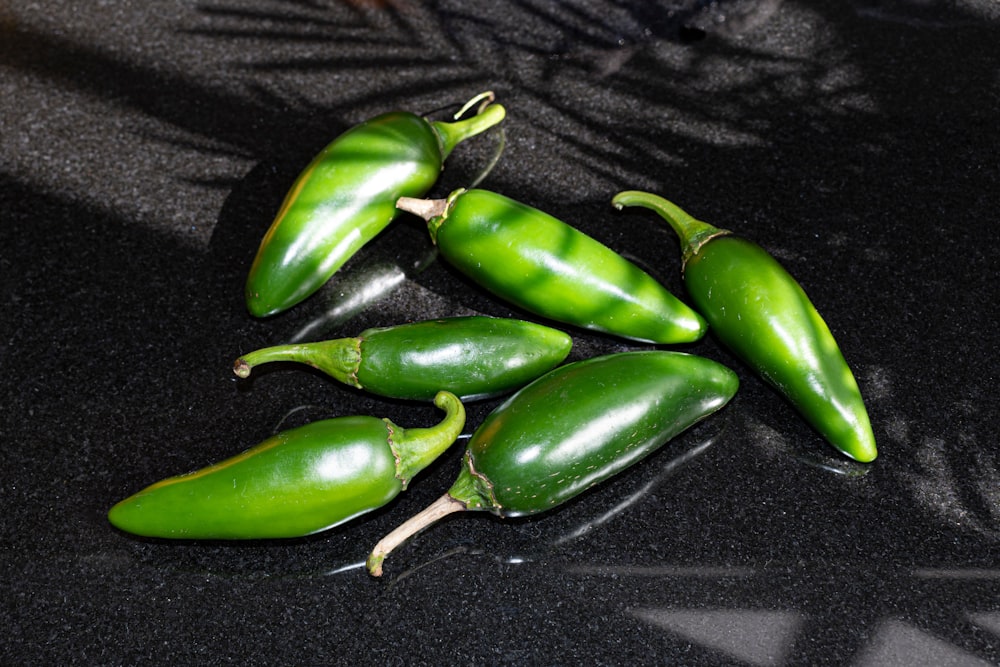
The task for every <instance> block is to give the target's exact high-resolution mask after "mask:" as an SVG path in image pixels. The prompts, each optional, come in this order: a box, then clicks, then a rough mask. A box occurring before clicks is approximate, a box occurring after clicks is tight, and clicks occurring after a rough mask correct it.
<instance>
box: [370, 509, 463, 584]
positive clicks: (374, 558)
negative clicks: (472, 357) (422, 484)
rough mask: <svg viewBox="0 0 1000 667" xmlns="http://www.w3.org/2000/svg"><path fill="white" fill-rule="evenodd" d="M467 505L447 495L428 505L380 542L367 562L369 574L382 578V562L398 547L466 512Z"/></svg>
mask: <svg viewBox="0 0 1000 667" xmlns="http://www.w3.org/2000/svg"><path fill="white" fill-rule="evenodd" d="M465 510H466V507H465V504H464V503H462V502H461V501H458V500H455V499H454V498H452V497H451V496H450V495H448V494H447V493H446V494H444V495H443V496H441V497H440V498H438V499H437V500H435V501H434V502H433V503H431V504H430V505H428V506H427V507H426V508H424V509H423V510H422V511H420V512H418V513H417V514H414V515H413V516H412V517H410V518H409V519H408V520H406V521H404V522H403V523H401V524H400V525H399V526H397V527H396V528H395V529H394V530H393V531H392V532H390V533H389V534H388V535H386V536H385V537H383V538H382V539H381V540H379V541H378V544H376V545H375V547H374V548H373V549H372V551H371V553H370V554H369V555H368V560H367V561H366V562H365V567H367V568H368V573H369V574H371V575H372V576H373V577H381V576H382V562H383V561H384V560H385V557H386V556H388V555H389V554H390V553H392V552H393V551H394V550H395V549H396V547H398V546H399V545H401V544H403V543H404V542H406V541H407V540H408V539H410V538H411V537H413V536H414V535H416V534H417V533H419V532H420V531H422V530H424V529H425V528H430V527H431V526H433V525H434V524H435V523H437V522H438V521H440V520H441V519H443V518H444V517H446V516H448V515H449V514H454V513H455V512H464V511H465Z"/></svg>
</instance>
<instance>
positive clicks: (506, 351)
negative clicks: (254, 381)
mask: <svg viewBox="0 0 1000 667" xmlns="http://www.w3.org/2000/svg"><path fill="white" fill-rule="evenodd" d="M572 346H573V339H572V338H570V337H569V336H568V335H567V334H565V333H563V332H562V331H558V330H556V329H552V328H550V327H546V326H542V325H541V324H535V323H533V322H524V321H522V320H512V319H504V318H498V317H481V316H471V317H452V318H445V319H440V320H427V321H424V322H414V323H411V324H402V325H399V326H394V327H384V328H378V329H368V330H367V331H363V332H361V333H360V334H359V335H358V336H356V337H354V338H339V339H336V340H327V341H320V342H316V343H302V344H297V345H278V346H275V347H268V348H264V349H262V350H257V351H255V352H251V353H250V354H246V355H243V356H242V357H240V358H239V359H237V360H236V363H235V364H234V366H233V371H234V372H235V373H236V375H238V376H240V377H244V378H245V377H248V376H249V375H250V369H251V368H253V367H254V366H257V365H259V364H262V363H266V362H269V361H297V362H301V363H305V364H308V365H310V366H312V367H314V368H317V369H319V370H321V371H323V372H325V373H327V374H328V375H330V376H331V377H333V378H335V379H336V380H339V381H340V382H343V383H345V384H348V385H350V386H352V387H356V388H358V389H365V390H367V391H369V392H372V393H374V394H379V395H381V396H388V397H391V398H402V399H410V400H421V401H423V400H430V399H431V398H433V397H434V395H435V394H436V393H437V391H438V390H440V389H444V390H447V391H450V392H452V393H453V394H457V395H458V397H459V398H461V399H462V400H465V401H467V400H474V399H479V398H486V397H489V396H496V395H498V394H502V393H506V392H507V391H510V390H512V389H516V388H517V387H520V386H522V385H525V384H527V383H528V382H530V381H532V380H534V379H535V378H537V377H538V376H540V375H542V374H543V373H546V372H547V371H549V370H551V369H552V368H554V367H555V366H556V365H558V364H559V363H560V362H562V361H563V360H564V359H565V358H566V356H567V355H568V354H569V351H570V349H571V348H572Z"/></svg>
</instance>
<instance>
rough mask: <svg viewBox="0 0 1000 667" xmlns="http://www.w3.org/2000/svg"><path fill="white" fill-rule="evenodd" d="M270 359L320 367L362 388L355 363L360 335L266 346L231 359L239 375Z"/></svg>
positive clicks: (356, 361) (319, 368) (353, 385)
mask: <svg viewBox="0 0 1000 667" xmlns="http://www.w3.org/2000/svg"><path fill="white" fill-rule="evenodd" d="M272 361H295V362H298V363H302V364H306V365H308V366H312V367H313V368H316V369H318V370H321V371H323V372H324V373H326V374H327V375H329V376H330V377H332V378H334V379H336V380H339V381H340V382H343V383H344V384H347V385H350V386H352V387H355V388H357V389H361V388H362V387H361V384H360V383H359V382H358V366H360V364H361V339H360V338H337V339H335V340H324V341H317V342H315V343H295V344H291V345H275V346H273V347H265V348H263V349H260V350H256V351H254V352H250V353H249V354H244V355H243V356H242V357H240V358H239V359H237V360H236V361H235V362H233V373H235V374H236V375H237V376H239V377H241V378H246V377H249V376H250V370H251V369H252V368H253V367H254V366H259V365H260V364H266V363H268V362H272Z"/></svg>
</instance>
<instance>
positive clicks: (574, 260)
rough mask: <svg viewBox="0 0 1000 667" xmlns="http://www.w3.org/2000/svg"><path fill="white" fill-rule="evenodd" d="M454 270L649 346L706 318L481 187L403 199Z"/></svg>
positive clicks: (604, 253)
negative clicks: (433, 197)
mask: <svg viewBox="0 0 1000 667" xmlns="http://www.w3.org/2000/svg"><path fill="white" fill-rule="evenodd" d="M397 206H399V207H400V208H402V209H404V210H406V211H410V212H411V213H416V214H417V215H420V216H422V217H423V218H424V219H425V220H427V221H428V229H429V231H430V235H431V239H432V240H433V241H434V242H435V243H436V244H437V247H438V249H439V250H440V252H441V254H442V255H443V256H444V257H445V258H446V259H447V260H448V261H449V262H450V263H451V264H452V265H453V266H455V267H456V268H457V269H458V270H459V271H461V272H462V273H464V274H465V275H467V276H468V277H469V278H471V279H473V280H474V281H476V282H477V283H479V284H480V285H482V286H483V287H485V288H486V289H488V290H489V291H491V292H492V293H493V294H495V295H497V296H499V297H501V298H503V299H506V300H507V301H509V302H511V303H513V304H515V305H517V306H519V307H521V308H523V309H525V310H527V311H530V312H532V313H535V314H537V315H541V316H543V317H546V318H549V319H552V320H556V321H558V322H564V323H566V324H571V325H574V326H578V327H582V328H585V329H592V330H594V331H600V332H604V333H610V334H614V335H617V336H621V337H623V338H628V339H631V340H636V341H641V342H647V343H688V342H692V341H695V340H698V339H699V338H701V337H702V335H704V333H705V329H706V324H705V321H704V320H703V319H702V318H701V317H700V316H699V315H698V314H697V313H695V312H694V311H693V310H691V309H690V308H688V307H687V306H686V305H684V304H683V303H682V302H681V301H680V300H678V299H677V297H675V296H674V295H672V294H671V293H670V292H668V291H667V290H666V288H664V287H663V286H662V285H661V284H660V283H658V282H657V281H656V280H655V279H654V278H652V277H651V276H650V275H649V274H647V273H646V272H644V271H643V270H642V269H640V268H639V267H637V266H636V265H635V264H633V263H632V262H629V261H628V260H626V259H625V258H623V257H622V256H621V255H619V254H618V253H616V252H615V251H613V250H611V249H610V248H608V247H607V246H605V245H603V244H601V243H600V242H598V241H597V240H595V239H593V238H591V237H590V236H587V235H586V234H584V233H583V232H580V231H579V230H577V229H575V228H573V227H571V226H569V225H567V224H566V223H564V222H562V221H560V220H557V219H556V218H554V217H552V216H551V215H548V214H547V213H543V212H542V211H539V210H538V209H535V208H532V207H529V206H526V205H524V204H521V203H519V202H516V201H514V200H512V199H509V198H507V197H504V196H502V195H499V194H496V193H494V192H488V191H485V190H456V191H455V192H453V193H452V194H451V195H450V196H449V197H448V199H446V200H414V199H410V198H402V199H401V200H400V201H399V202H398V203H397Z"/></svg>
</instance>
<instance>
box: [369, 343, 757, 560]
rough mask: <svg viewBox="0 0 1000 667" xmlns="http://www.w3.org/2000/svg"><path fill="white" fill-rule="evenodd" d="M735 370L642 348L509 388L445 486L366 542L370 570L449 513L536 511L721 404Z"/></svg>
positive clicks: (730, 390) (638, 455) (609, 473)
mask: <svg viewBox="0 0 1000 667" xmlns="http://www.w3.org/2000/svg"><path fill="white" fill-rule="evenodd" d="M738 385H739V381H738V380H737V377H736V374H735V373H733V372H732V371H731V370H729V369H728V368H726V367H725V366H722V365H721V364H718V363H716V362H714V361H711V360H709V359H705V358H702V357H696V356H693V355H689V354H684V353H681V352H667V351H659V350H645V351H634V352H623V353H619V354H610V355H606V356H603V357H595V358H592V359H587V360H585V361H579V362H576V363H572V364H567V365H566V366H562V367H560V368H557V369H555V370H554V371H551V372H549V373H548V374H546V375H544V376H542V377H541V378H539V379H537V380H535V381H534V382H532V383H531V384H529V385H528V386H527V387H525V388H523V389H521V390H520V391H518V392H517V393H516V394H514V395H513V396H511V397H510V398H509V399H507V401H505V402H504V403H503V404H502V405H501V406H500V407H498V408H497V409H496V410H494V411H493V412H492V413H491V414H490V415H489V416H488V417H487V418H486V419H485V420H484V421H483V423H482V425H481V426H480V427H479V428H478V429H476V432H475V433H474V434H473V435H472V438H471V439H470V440H469V443H468V445H467V447H466V452H465V457H464V460H463V461H464V463H463V467H462V470H461V472H460V473H459V476H458V479H457V480H456V481H455V483H454V484H453V485H452V487H451V489H450V490H449V491H448V492H447V493H446V494H445V495H444V496H442V497H441V498H439V499H438V500H437V501H435V502H434V503H432V504H431V505H430V506H428V507H427V509H425V510H424V511H423V512H420V513H419V514H417V515H415V516H414V517H412V518H411V519H410V520H409V521H407V522H405V523H403V524H402V525H401V526H399V528H397V529H396V530H394V531H393V532H392V533H390V534H389V535H387V536H386V537H385V538H384V539H383V540H382V541H380V542H379V543H378V544H377V545H376V546H375V548H374V549H373V550H372V553H371V555H370V556H369V558H368V569H369V571H370V572H371V573H372V574H374V575H375V576H379V575H380V574H381V571H382V561H383V560H384V559H385V557H386V556H387V555H388V554H389V553H390V552H391V551H392V550H393V549H394V548H395V547H397V546H399V545H400V544H402V543H403V542H404V541H405V540H406V539H408V538H409V537H410V536H412V535H414V534H416V533H417V532H419V531H420V530H423V529H424V528H426V527H427V526H429V525H431V524H433V523H434V522H436V521H437V520H438V519H440V518H441V517H443V516H445V515H447V514H451V513H453V512H461V511H466V510H480V511H489V512H493V513H494V514H497V515H499V516H502V517H510V516H521V515H527V514H535V513H537V512H542V511H545V510H547V509H551V508H552V507H555V506H557V505H559V504H561V503H564V502H566V501H567V500H569V499H570V498H572V497H574V496H576V495H578V494H580V493H582V492H583V491H586V490H587V489H589V488H591V487H592V486H594V485H595V484H598V483H600V482H602V481H604V480H605V479H607V478H609V477H611V476H612V475H614V474H616V473H618V472H620V471H622V470H624V469H625V468H627V467H628V466H630V465H632V464H634V463H636V462H638V461H639V460H640V459H642V458H643V457H645V456H647V455H649V454H651V453H652V452H654V451H656V450H657V449H658V448H659V447H661V446H662V445H663V444H664V443H665V442H667V441H668V440H670V439H671V438H672V437H674V436H676V435H677V434H679V433H680V432H682V431H684V430H685V429H686V428H688V427H689V426H691V425H693V424H694V423H696V422H698V421H700V420H702V419H704V418H705V417H707V416H708V415H710V414H712V413H713V412H715V411H716V410H718V409H720V408H721V407H722V406H724V405H725V404H726V403H727V402H728V401H729V399H731V398H732V397H733V395H734V394H735V393H736V389H737V387H738Z"/></svg>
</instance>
